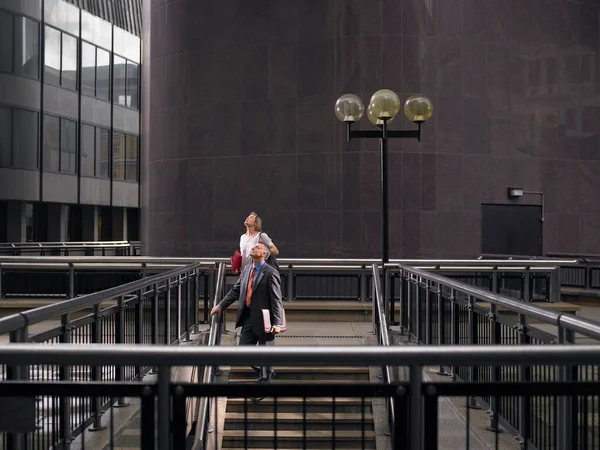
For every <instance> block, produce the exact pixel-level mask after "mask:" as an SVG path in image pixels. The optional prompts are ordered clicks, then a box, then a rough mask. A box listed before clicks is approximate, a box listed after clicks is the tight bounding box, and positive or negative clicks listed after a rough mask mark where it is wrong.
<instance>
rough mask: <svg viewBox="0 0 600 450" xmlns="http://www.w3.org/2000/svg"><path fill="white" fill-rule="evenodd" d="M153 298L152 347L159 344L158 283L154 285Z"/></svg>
mask: <svg viewBox="0 0 600 450" xmlns="http://www.w3.org/2000/svg"><path fill="white" fill-rule="evenodd" d="M153 291H154V294H153V298H152V314H151V315H152V317H151V321H152V327H151V328H152V332H151V333H152V345H156V344H158V283H154V288H153Z"/></svg>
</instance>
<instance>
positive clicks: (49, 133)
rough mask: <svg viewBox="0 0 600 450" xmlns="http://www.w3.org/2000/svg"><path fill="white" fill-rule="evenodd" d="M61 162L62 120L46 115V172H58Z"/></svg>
mask: <svg viewBox="0 0 600 450" xmlns="http://www.w3.org/2000/svg"><path fill="white" fill-rule="evenodd" d="M59 162H60V119H59V118H58V117H54V116H48V115H44V170H45V171H48V172H58V169H59Z"/></svg>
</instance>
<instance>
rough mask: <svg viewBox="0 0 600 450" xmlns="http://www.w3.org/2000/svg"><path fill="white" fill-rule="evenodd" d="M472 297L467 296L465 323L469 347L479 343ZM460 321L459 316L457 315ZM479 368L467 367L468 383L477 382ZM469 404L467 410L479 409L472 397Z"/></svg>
mask: <svg viewBox="0 0 600 450" xmlns="http://www.w3.org/2000/svg"><path fill="white" fill-rule="evenodd" d="M473 307H474V303H473V296H471V295H469V296H467V321H468V324H467V326H468V330H469V345H477V343H478V342H479V327H478V326H477V319H476V318H475V311H474V309H473ZM458 316H459V320H460V314H458ZM478 369H479V367H478V366H473V365H470V366H469V381H471V382H472V383H473V382H476V381H478V380H479V370H478ZM469 399H470V402H469V404H468V407H469V408H473V409H479V405H477V403H476V402H475V398H474V397H469Z"/></svg>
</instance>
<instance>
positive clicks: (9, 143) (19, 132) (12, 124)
mask: <svg viewBox="0 0 600 450" xmlns="http://www.w3.org/2000/svg"><path fill="white" fill-rule="evenodd" d="M38 120H39V115H38V113H37V112H36V111H28V110H26V109H20V108H10V107H7V106H1V105H0V167H15V168H19V169H37V168H38V167H39V162H38V149H39V141H38V136H39V133H38V129H39V123H38Z"/></svg>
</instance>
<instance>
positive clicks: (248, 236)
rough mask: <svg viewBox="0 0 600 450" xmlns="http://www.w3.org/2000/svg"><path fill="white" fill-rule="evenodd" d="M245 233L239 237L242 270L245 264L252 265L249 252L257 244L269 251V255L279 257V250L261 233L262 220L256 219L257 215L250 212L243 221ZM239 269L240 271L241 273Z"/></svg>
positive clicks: (265, 234)
mask: <svg viewBox="0 0 600 450" xmlns="http://www.w3.org/2000/svg"><path fill="white" fill-rule="evenodd" d="M244 226H245V227H246V232H245V233H244V234H242V235H241V236H240V253H241V254H242V267H241V269H243V268H244V267H245V266H246V265H247V264H252V258H251V257H250V250H252V247H254V246H255V245H256V244H258V243H259V242H262V243H263V244H265V245H266V246H267V248H268V249H269V252H270V254H268V255H267V258H268V257H269V256H270V255H271V254H272V255H273V256H277V255H279V250H278V249H277V247H275V244H273V241H272V240H271V238H270V237H269V236H268V235H267V233H263V232H262V220H261V218H260V217H258V214H256V213H255V212H251V213H250V214H248V217H246V220H245V221H244ZM241 269H240V271H241Z"/></svg>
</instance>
